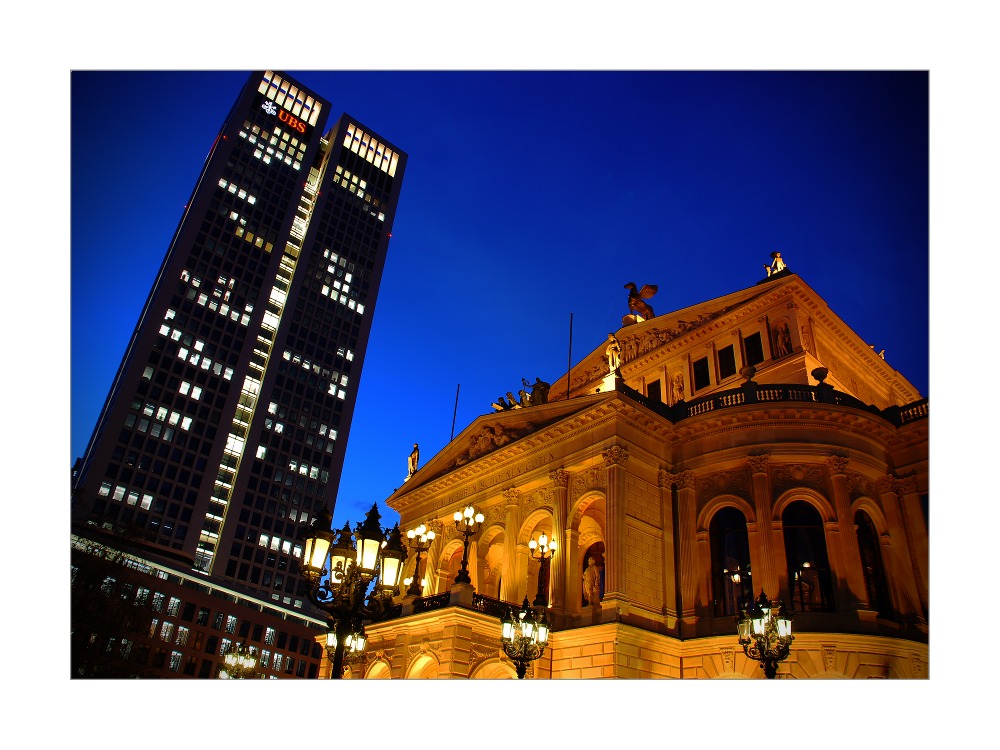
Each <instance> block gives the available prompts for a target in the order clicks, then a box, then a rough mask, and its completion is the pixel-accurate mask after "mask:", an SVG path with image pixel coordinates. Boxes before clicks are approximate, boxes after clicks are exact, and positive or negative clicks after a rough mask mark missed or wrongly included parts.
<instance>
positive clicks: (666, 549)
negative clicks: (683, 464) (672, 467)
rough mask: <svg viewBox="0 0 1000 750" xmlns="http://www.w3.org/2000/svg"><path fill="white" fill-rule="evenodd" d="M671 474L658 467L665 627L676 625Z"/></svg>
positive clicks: (674, 626) (675, 577)
mask: <svg viewBox="0 0 1000 750" xmlns="http://www.w3.org/2000/svg"><path fill="white" fill-rule="evenodd" d="M673 483H674V481H673V475H672V474H671V473H670V472H668V471H666V470H665V469H660V475H659V485H660V518H661V519H662V524H663V547H662V553H661V554H662V555H663V614H664V616H665V617H666V618H667V627H668V628H671V629H673V628H676V627H677V617H678V612H677V570H676V567H675V565H674V494H673V491H672V487H673Z"/></svg>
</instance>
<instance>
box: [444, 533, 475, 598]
mask: <svg viewBox="0 0 1000 750" xmlns="http://www.w3.org/2000/svg"><path fill="white" fill-rule="evenodd" d="M479 567H480V566H479V544H478V542H476V540H475V539H469V561H468V570H469V579H470V580H471V581H472V588H474V589H476V591H478V590H479ZM459 570H461V567H459ZM451 582H452V585H454V583H455V579H454V578H452V579H451Z"/></svg>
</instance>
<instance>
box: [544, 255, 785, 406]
mask: <svg viewBox="0 0 1000 750" xmlns="http://www.w3.org/2000/svg"><path fill="white" fill-rule="evenodd" d="M798 280H799V277H798V276H796V275H794V274H788V275H787V276H786V275H782V276H781V277H780V278H774V279H773V280H770V279H769V280H766V281H765V282H761V283H760V284H757V285H755V286H752V287H749V288H747V289H741V290H739V291H737V292H733V293H731V294H727V295H725V296H723V297H716V298H714V299H711V300H708V301H706V302H700V303H698V304H697V305H691V306H689V307H685V308H682V309H680V310H674V311H673V312H668V313H664V314H662V315H657V316H656V317H654V318H650V319H649V320H644V321H641V322H638V323H633V324H631V325H625V326H622V327H621V328H620V329H618V331H617V332H616V333H615V336H616V337H617V338H618V341H619V342H620V344H621V347H622V353H621V364H622V367H623V368H625V367H626V366H627V365H629V364H630V363H631V362H633V361H635V360H638V359H640V358H642V357H646V356H648V355H651V354H653V353H654V352H655V351H656V350H658V349H661V348H663V347H667V346H669V345H670V344H673V343H674V342H677V341H682V340H685V339H688V338H696V337H697V336H698V335H699V333H700V332H702V331H704V330H705V329H707V328H709V327H711V326H712V324H713V323H717V322H718V321H720V319H724V318H729V317H732V316H733V315H736V314H739V313H740V311H744V310H745V311H748V312H749V311H750V310H752V308H754V307H756V306H757V305H758V304H761V303H762V302H763V301H764V300H768V299H773V298H775V297H777V296H778V295H780V294H781V293H782V292H783V291H785V292H787V290H783V287H786V286H788V285H789V284H793V283H795V282H797V281H798ZM605 348H606V342H602V344H601V345H600V346H599V347H598V348H597V349H595V350H594V351H592V352H591V353H590V354H588V355H587V356H586V357H584V358H583V360H581V361H580V362H578V363H577V364H575V365H574V366H573V368H572V372H571V381H570V391H571V397H575V396H578V395H580V394H581V393H585V392H586V391H588V390H590V389H591V388H593V389H596V388H597V387H599V385H600V382H601V381H602V380H603V378H604V376H605V375H607V374H608V365H607V361H606V359H605ZM623 372H624V369H623ZM565 392H566V376H565V375H563V376H562V377H561V378H560V379H559V380H557V381H556V382H555V383H553V384H552V393H554V394H557V395H556V398H559V397H561V394H565Z"/></svg>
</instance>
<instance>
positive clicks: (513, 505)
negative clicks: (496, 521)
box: [500, 487, 521, 604]
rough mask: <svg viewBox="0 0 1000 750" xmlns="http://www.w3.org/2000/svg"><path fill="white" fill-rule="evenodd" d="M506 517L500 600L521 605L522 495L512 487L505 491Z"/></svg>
mask: <svg viewBox="0 0 1000 750" xmlns="http://www.w3.org/2000/svg"><path fill="white" fill-rule="evenodd" d="M503 497H504V501H505V508H506V511H507V513H506V517H505V518H504V527H503V563H502V568H501V572H500V579H501V580H500V598H501V599H503V600H504V601H505V602H512V603H514V604H520V603H521V600H520V599H519V598H518V597H517V588H518V587H517V532H518V529H519V527H520V515H521V514H520V509H521V493H520V492H518V491H517V490H516V489H514V488H513V487H511V488H510V489H506V490H504V491H503Z"/></svg>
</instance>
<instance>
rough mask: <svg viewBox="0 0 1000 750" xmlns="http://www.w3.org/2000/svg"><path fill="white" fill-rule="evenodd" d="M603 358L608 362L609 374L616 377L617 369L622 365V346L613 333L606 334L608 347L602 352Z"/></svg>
mask: <svg viewBox="0 0 1000 750" xmlns="http://www.w3.org/2000/svg"><path fill="white" fill-rule="evenodd" d="M604 356H605V358H606V359H607V360H608V370H609V372H610V374H612V375H617V374H618V368H619V367H621V363H622V345H621V344H620V343H619V342H618V337H617V336H615V335H614V334H613V333H609V334H608V346H607V348H606V349H605V350H604Z"/></svg>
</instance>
